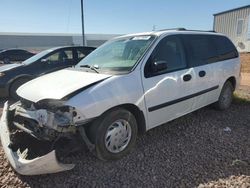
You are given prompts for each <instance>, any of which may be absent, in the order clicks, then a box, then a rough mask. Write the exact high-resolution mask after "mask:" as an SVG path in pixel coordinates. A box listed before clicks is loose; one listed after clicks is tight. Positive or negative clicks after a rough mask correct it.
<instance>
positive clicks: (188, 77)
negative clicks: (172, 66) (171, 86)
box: [183, 74, 192, 82]
mask: <svg viewBox="0 0 250 188" xmlns="http://www.w3.org/2000/svg"><path fill="white" fill-rule="evenodd" d="M191 79H192V76H191V74H186V75H184V76H183V80H184V81H185V82H188V81H189V80H191Z"/></svg>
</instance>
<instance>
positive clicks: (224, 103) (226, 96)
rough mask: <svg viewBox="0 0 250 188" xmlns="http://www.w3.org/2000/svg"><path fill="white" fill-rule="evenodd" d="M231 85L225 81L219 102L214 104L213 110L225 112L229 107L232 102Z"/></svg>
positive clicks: (232, 89)
mask: <svg viewBox="0 0 250 188" xmlns="http://www.w3.org/2000/svg"><path fill="white" fill-rule="evenodd" d="M233 91H234V88H233V85H232V83H231V82H229V81H227V82H226V83H225V84H224V86H223V88H222V90H221V93H220V97H219V100H218V101H217V102H216V103H215V108H216V109H218V110H226V109H228V108H229V107H230V105H231V103H232V100H233Z"/></svg>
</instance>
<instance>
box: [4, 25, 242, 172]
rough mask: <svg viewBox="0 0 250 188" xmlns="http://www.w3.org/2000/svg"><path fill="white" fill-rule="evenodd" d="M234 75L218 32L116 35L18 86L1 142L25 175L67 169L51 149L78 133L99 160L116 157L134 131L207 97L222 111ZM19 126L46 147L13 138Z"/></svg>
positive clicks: (226, 43)
mask: <svg viewBox="0 0 250 188" xmlns="http://www.w3.org/2000/svg"><path fill="white" fill-rule="evenodd" d="M239 75H240V61H239V57H238V52H237V50H236V48H235V46H234V45H233V44H232V42H231V41H230V40H229V39H228V38H227V37H226V36H224V35H222V34H218V33H215V32H202V31H191V30H185V29H176V30H163V31H156V32H150V33H140V34H132V35H126V36H122V37H118V38H115V39H113V40H111V41H108V42H107V43H105V44H104V45H102V46H101V47H99V48H98V49H96V50H95V51H94V52H92V53H91V54H90V55H89V56H87V57H86V58H85V59H83V60H82V61H81V62H80V63H79V64H78V65H77V66H76V67H74V68H68V69H64V70H61V71H57V72H54V73H51V74H48V75H45V76H42V77H39V78H37V79H34V80H32V81H30V82H28V83H26V84H24V85H22V86H21V87H20V88H19V89H18V90H17V94H18V95H19V96H20V98H21V100H20V101H19V102H17V103H15V104H13V105H12V106H9V105H8V103H6V104H5V106H4V111H3V115H2V121H1V125H0V128H1V140H2V144H3V148H4V150H5V153H6V155H7V157H8V159H9V161H10V163H11V165H12V166H13V168H14V169H15V170H16V171H17V172H19V173H20V174H24V175H34V174H46V173H55V172H59V171H64V170H69V169H72V168H73V167H74V165H73V164H62V163H60V162H58V160H57V159H56V154H55V153H56V151H55V150H56V149H57V148H58V147H59V149H60V147H62V146H63V145H62V144H61V145H60V144H58V143H60V140H64V139H65V140H73V139H75V138H76V137H78V136H79V135H80V138H81V140H82V141H84V142H85V143H86V144H87V146H88V147H89V149H90V150H91V151H93V153H95V154H96V156H97V157H98V158H100V159H102V160H114V159H119V158H121V157H123V156H124V155H126V154H128V153H129V152H130V150H131V149H132V148H133V147H134V145H135V143H136V138H137V135H138V133H143V132H146V131H148V130H150V129H152V128H154V127H156V126H159V125H161V124H163V123H166V122H168V121H171V120H173V119H176V118H178V117H180V116H183V115H185V114H187V113H190V112H192V111H195V110H197V109H200V108H202V107H204V106H207V105H209V104H212V103H215V106H216V107H217V108H218V109H220V110H224V109H227V108H228V107H229V106H230V104H231V102H232V96H233V91H234V90H235V88H236V87H237V85H238V83H239ZM17 130H18V131H17ZM20 132H22V133H23V135H31V136H32V137H33V138H32V139H33V140H34V138H35V140H40V141H43V142H45V141H46V142H48V143H49V144H50V147H49V149H48V150H46V152H48V153H42V154H41V153H40V154H39V155H38V154H37V156H36V155H34V152H30V151H31V150H30V148H29V147H31V146H30V145H32V144H30V145H28V146H26V145H23V144H22V142H21V141H20V140H19V141H18V139H17V137H18V136H17V135H16V134H18V133H20ZM22 138H24V136H22ZM29 138H30V139H31V137H29ZM32 142H33V141H32ZM29 143H31V141H30V142H29ZM78 144H79V143H78ZM78 144H77V142H76V144H75V146H77V145H78ZM56 145H58V146H57V147H56ZM71 147H72V145H71ZM36 148H38V147H36ZM39 149H40V150H42V148H40V147H39ZM40 150H39V152H40ZM30 153H32V157H31V156H30Z"/></svg>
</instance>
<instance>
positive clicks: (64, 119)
mask: <svg viewBox="0 0 250 188" xmlns="http://www.w3.org/2000/svg"><path fill="white" fill-rule="evenodd" d="M45 104H46V106H43V105H45ZM81 118H82V117H81V114H80V112H78V111H77V110H76V109H75V108H73V107H70V106H63V105H62V104H61V102H57V103H55V102H50V101H46V102H44V103H42V104H40V103H31V102H27V101H26V102H25V101H22V102H20V101H19V102H17V103H15V104H13V105H11V106H9V104H8V102H6V103H5V104H4V108H3V113H2V118H1V121H0V134H1V142H2V146H3V149H4V151H5V154H6V156H7V158H8V160H9V162H10V164H11V166H12V167H13V168H14V170H15V171H17V172H18V173H19V174H22V175H38V174H48V173H57V172H61V171H67V170H71V169H72V168H74V166H75V165H74V164H63V163H62V162H60V161H59V160H58V158H59V159H60V156H58V155H62V156H63V155H65V154H66V153H69V152H71V151H73V150H74V149H76V148H77V147H78V149H79V145H80V143H82V142H81V141H80V143H79V140H78V142H76V140H77V139H82V138H83V139H87V137H86V134H85V132H84V129H83V128H82V127H81V126H79V127H78V126H77V125H78V124H79V123H80V124H81V125H82V124H84V123H86V122H83V121H81ZM76 122H78V123H76ZM77 132H80V134H79V135H82V136H80V137H79V138H78V137H77V136H78V134H76V133H77ZM87 142H88V141H87ZM85 143H86V142H85ZM89 143H90V142H89ZM89 145H90V144H89Z"/></svg>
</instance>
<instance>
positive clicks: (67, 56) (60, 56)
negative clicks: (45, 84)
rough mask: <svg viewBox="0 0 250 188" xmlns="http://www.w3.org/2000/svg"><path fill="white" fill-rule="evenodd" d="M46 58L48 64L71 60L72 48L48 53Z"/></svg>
mask: <svg viewBox="0 0 250 188" xmlns="http://www.w3.org/2000/svg"><path fill="white" fill-rule="evenodd" d="M46 59H47V60H48V62H49V63H50V64H63V63H67V62H68V63H69V62H71V61H72V60H73V53H72V50H60V51H58V52H56V53H53V54H51V55H49V56H48V57H47V58H46Z"/></svg>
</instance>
